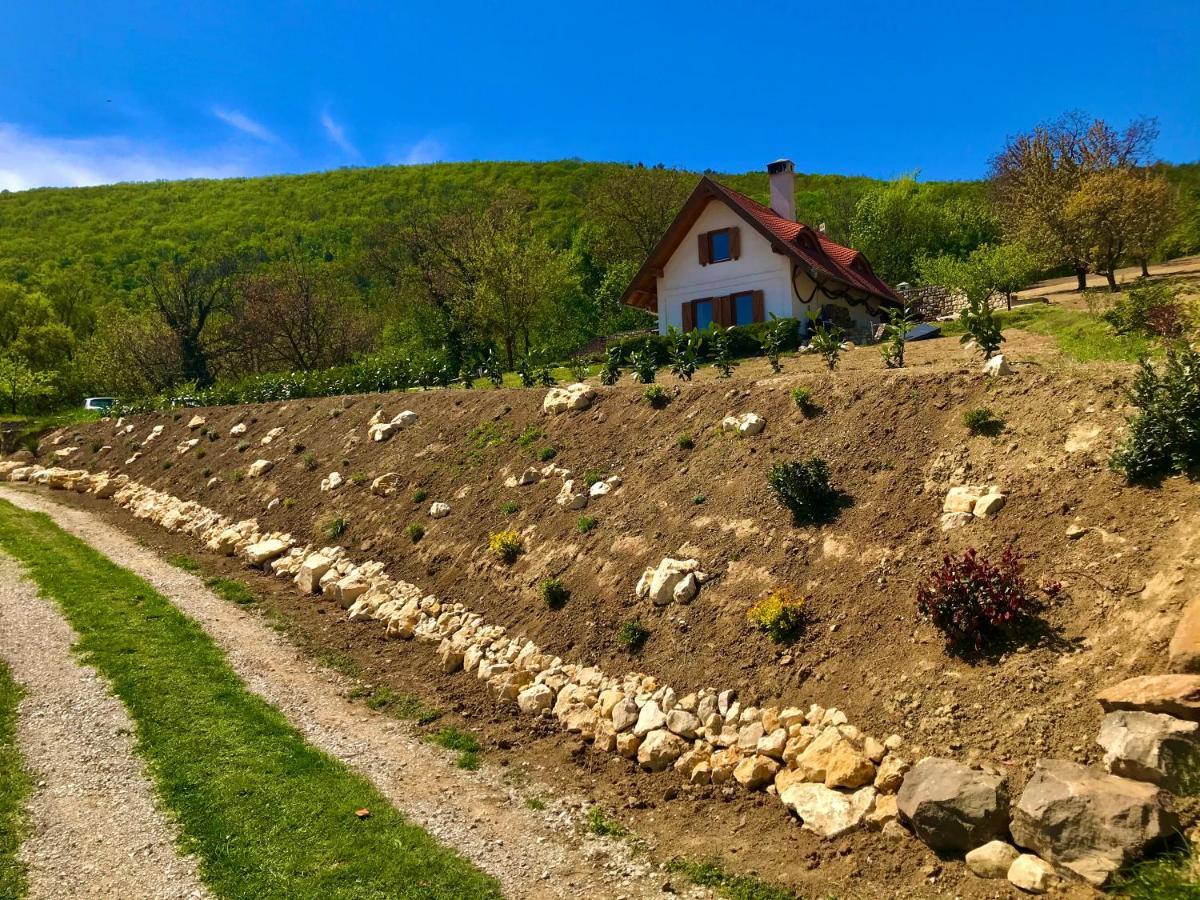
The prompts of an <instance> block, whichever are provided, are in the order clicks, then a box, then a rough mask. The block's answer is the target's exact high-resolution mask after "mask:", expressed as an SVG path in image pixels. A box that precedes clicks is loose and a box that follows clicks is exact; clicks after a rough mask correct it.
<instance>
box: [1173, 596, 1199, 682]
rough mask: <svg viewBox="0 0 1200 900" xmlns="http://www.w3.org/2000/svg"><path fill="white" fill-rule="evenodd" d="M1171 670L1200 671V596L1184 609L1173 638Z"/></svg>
mask: <svg viewBox="0 0 1200 900" xmlns="http://www.w3.org/2000/svg"><path fill="white" fill-rule="evenodd" d="M1170 653H1171V671H1172V672H1194V673H1195V672H1200V597H1194V598H1192V600H1191V601H1189V603H1188V605H1187V606H1185V607H1184V609H1183V616H1182V617H1181V618H1180V619H1179V624H1178V625H1176V626H1175V634H1174V635H1173V636H1172V638H1171V649H1170Z"/></svg>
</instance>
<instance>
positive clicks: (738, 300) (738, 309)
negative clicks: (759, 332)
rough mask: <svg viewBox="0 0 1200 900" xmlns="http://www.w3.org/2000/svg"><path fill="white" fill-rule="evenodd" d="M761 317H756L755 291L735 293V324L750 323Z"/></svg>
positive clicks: (757, 320)
mask: <svg viewBox="0 0 1200 900" xmlns="http://www.w3.org/2000/svg"><path fill="white" fill-rule="evenodd" d="M759 321H761V319H756V318H754V292H753V291H746V292H745V293H743V294H734V295H733V324H734V325H750V324H753V323H754V322H759Z"/></svg>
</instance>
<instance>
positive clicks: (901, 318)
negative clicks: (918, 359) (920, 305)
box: [879, 303, 920, 369]
mask: <svg viewBox="0 0 1200 900" xmlns="http://www.w3.org/2000/svg"><path fill="white" fill-rule="evenodd" d="M884 312H885V313H886V315H887V317H888V321H887V323H886V324H885V325H884V326H883V343H882V344H881V346H880V348H879V352H880V353H882V354H883V364H884V365H885V366H887V367H888V368H889V369H903V368H904V349H905V346H906V344H905V335H907V334H908V333H909V332H910V331H912V329H913V326H914V325H916V324H917V323H918V322H919V321H920V319H918V318H917V315H916V313H915V312H913V308H912V307H911V306H909V305H908V304H907V303H905V304H904V306H901V307H894V306H891V307H887V308H886V309H885V310H884Z"/></svg>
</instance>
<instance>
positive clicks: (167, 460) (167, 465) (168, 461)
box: [162, 459, 173, 469]
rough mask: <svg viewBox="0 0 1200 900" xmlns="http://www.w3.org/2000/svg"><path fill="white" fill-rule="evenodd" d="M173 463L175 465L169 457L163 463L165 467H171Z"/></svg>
mask: <svg viewBox="0 0 1200 900" xmlns="http://www.w3.org/2000/svg"><path fill="white" fill-rule="evenodd" d="M172 465H173V463H172V462H171V461H170V460H169V459H164V460H163V463H162V467H163V469H169V468H171V466H172Z"/></svg>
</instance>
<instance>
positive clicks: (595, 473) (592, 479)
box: [583, 469, 606, 487]
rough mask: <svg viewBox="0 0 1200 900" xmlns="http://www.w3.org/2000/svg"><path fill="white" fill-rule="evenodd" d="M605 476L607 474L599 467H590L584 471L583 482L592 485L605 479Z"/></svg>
mask: <svg viewBox="0 0 1200 900" xmlns="http://www.w3.org/2000/svg"><path fill="white" fill-rule="evenodd" d="M605 477H606V476H605V474H604V473H603V472H601V471H600V470H599V469H588V470H587V471H586V472H584V473H583V483H584V484H586V485H587V486H588V487H591V486H592V485H593V484H595V483H596V482H597V481H603V480H604V479H605Z"/></svg>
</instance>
